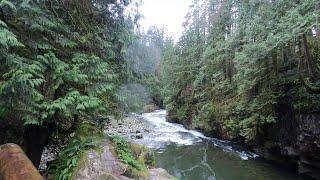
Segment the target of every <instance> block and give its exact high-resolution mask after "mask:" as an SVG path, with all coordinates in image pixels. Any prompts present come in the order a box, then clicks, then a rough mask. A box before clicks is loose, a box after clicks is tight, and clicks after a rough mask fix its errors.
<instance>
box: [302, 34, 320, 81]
mask: <svg viewBox="0 0 320 180" xmlns="http://www.w3.org/2000/svg"><path fill="white" fill-rule="evenodd" d="M302 38H303V46H304V54H305V58H306V62H307V68H308V72H309V75H310V77H311V78H312V80H316V79H317V77H318V76H317V71H316V69H315V67H316V66H315V63H314V62H313V60H312V58H311V55H310V51H309V46H308V40H307V36H306V34H304V35H303V37H302Z"/></svg>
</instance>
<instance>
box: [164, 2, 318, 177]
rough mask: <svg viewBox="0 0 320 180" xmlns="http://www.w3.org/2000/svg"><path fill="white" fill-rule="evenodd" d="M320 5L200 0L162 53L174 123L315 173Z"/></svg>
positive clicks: (166, 88) (311, 3)
mask: <svg viewBox="0 0 320 180" xmlns="http://www.w3.org/2000/svg"><path fill="white" fill-rule="evenodd" d="M319 18H320V4H319V1H317V0H299V1H292V0H270V1H255V0H243V1H241V0H240V1H238V0H195V1H193V4H192V6H191V7H190V10H189V13H188V14H187V16H186V20H185V23H184V33H183V35H182V37H181V38H180V40H179V42H177V43H176V44H174V43H173V42H172V41H167V42H166V44H165V51H164V53H163V57H162V66H163V72H162V73H163V74H162V83H163V87H164V90H163V97H164V103H165V106H166V109H167V110H168V113H169V114H168V116H169V119H170V120H171V121H174V122H178V123H182V124H184V125H186V126H187V127H189V128H191V129H200V130H202V131H204V132H205V133H207V134H209V135H211V136H214V137H220V138H223V139H229V140H230V139H231V140H233V141H236V142H239V143H241V144H243V143H245V144H246V145H248V146H249V147H251V148H253V149H255V151H256V152H259V154H261V155H263V156H264V157H266V158H267V159H271V160H275V161H278V162H279V161H280V162H283V161H285V162H286V164H294V165H293V166H295V167H296V165H297V164H299V169H300V170H301V171H302V172H306V173H311V174H312V173H316V172H317V168H319V166H318V164H319V162H320V157H319V152H320V151H319V150H320V149H319V147H320V144H319V135H320V134H319V117H320V116H319V115H320V114H319V113H320V112H319V106H320V94H319V93H320V91H319V90H320V88H319V63H320V54H319V52H320V24H319V22H320V21H319V20H320V19H319Z"/></svg>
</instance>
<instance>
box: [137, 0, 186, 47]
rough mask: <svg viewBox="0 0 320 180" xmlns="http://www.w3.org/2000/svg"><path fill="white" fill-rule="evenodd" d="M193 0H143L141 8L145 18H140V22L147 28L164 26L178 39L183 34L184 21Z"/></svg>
mask: <svg viewBox="0 0 320 180" xmlns="http://www.w3.org/2000/svg"><path fill="white" fill-rule="evenodd" d="M191 2H192V0H143V4H142V5H141V7H140V10H141V13H142V14H143V15H144V17H145V18H144V19H141V20H140V24H141V25H142V27H143V28H144V29H145V30H147V29H148V27H150V26H157V27H159V28H161V27H162V26H164V27H165V28H167V30H168V32H169V33H170V35H171V36H172V37H173V38H174V39H175V41H177V40H178V39H179V37H180V36H181V34H182V23H183V21H184V16H185V15H186V14H187V12H188V7H189V5H190V4H191Z"/></svg>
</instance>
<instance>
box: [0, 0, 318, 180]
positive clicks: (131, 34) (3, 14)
mask: <svg viewBox="0 0 320 180" xmlns="http://www.w3.org/2000/svg"><path fill="white" fill-rule="evenodd" d="M140 4H141V2H139V1H130V0H0V52H1V54H0V62H1V66H0V145H1V144H5V143H8V142H13V143H16V144H19V145H20V146H22V147H23V150H24V151H25V153H26V155H27V156H28V157H29V158H30V160H31V161H32V162H33V164H34V165H35V166H36V167H38V166H39V164H40V160H41V154H42V152H43V149H44V147H45V146H46V145H48V144H57V143H61V142H59V141H62V140H64V139H66V142H62V143H68V139H70V135H71V134H74V132H75V131H77V130H78V129H81V124H83V123H84V122H86V123H89V124H90V126H94V127H95V128H96V129H99V130H100V131H101V129H103V128H104V127H105V125H106V123H107V122H109V121H110V117H121V116H123V115H124V114H127V113H130V112H138V113H141V112H149V111H152V110H155V109H157V108H165V109H166V110H167V112H168V115H167V120H168V121H171V122H175V123H179V124H183V125H184V126H185V127H187V128H188V129H196V130H199V131H201V132H204V133H205V135H207V136H210V137H217V138H221V139H224V140H231V141H233V142H235V143H237V144H240V145H241V146H245V147H246V148H248V149H250V150H252V151H254V152H256V153H257V154H259V155H260V156H262V157H263V158H265V159H267V160H271V161H272V162H276V163H279V164H281V165H285V166H287V167H289V168H291V169H294V170H296V171H299V172H300V173H304V174H306V175H309V176H313V177H320V175H319V169H320V166H319V164H320V155H319V154H320V131H319V129H320V123H319V118H320V81H319V78H320V2H319V0H265V1H261V0H193V1H192V5H191V6H190V8H189V11H188V14H187V15H186V16H185V22H184V23H183V30H184V31H183V34H182V36H181V37H180V39H179V40H178V41H177V42H175V41H174V40H173V38H172V37H170V36H169V35H168V33H167V32H166V31H165V30H164V29H160V28H157V27H151V28H150V29H148V30H147V31H144V30H142V29H141V27H140V26H139V19H140V18H141V17H142V16H143V15H141V14H140V12H139V5H140ZM168 6H170V4H168ZM164 13H165V12H164ZM79 127H80V128H79ZM86 131H92V132H93V131H94V130H90V128H89V130H86ZM89 134H90V133H89ZM71 139H72V138H71ZM119 142H120V144H121V143H124V142H123V141H122V139H120V140H119ZM71 144H72V143H71ZM73 145H75V144H73ZM79 147H82V146H79ZM83 147H84V146H83ZM78 150H79V151H80V150H81V151H82V149H78ZM58 173H59V172H58ZM62 179H63V178H62ZM66 179H68V178H66Z"/></svg>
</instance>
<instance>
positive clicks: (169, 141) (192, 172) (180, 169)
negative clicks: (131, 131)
mask: <svg viewBox="0 0 320 180" xmlns="http://www.w3.org/2000/svg"><path fill="white" fill-rule="evenodd" d="M142 117H143V119H144V120H145V121H146V122H148V123H150V125H151V126H152V127H153V128H152V130H151V131H150V132H149V133H148V134H145V135H144V137H143V138H142V139H139V140H136V141H138V143H142V144H145V145H146V146H148V147H150V148H152V149H154V151H155V154H156V158H157V164H156V165H157V167H160V168H164V169H166V170H167V171H168V172H169V173H170V174H172V175H174V176H176V177H177V178H178V179H186V180H202V179H204V180H205V179H208V180H214V179H217V180H251V179H252V180H260V179H261V180H262V179H270V180H282V179H283V180H286V179H290V180H292V179H302V178H300V177H298V176H297V175H296V174H294V173H292V172H289V171H286V170H284V169H282V168H281V167H276V166H274V165H273V164H270V163H267V162H265V161H263V160H262V159H261V158H259V156H258V155H256V154H254V153H252V152H250V151H247V150H244V149H242V148H240V147H236V146H234V145H232V143H230V142H228V141H222V140H219V139H215V138H209V137H206V136H204V135H203V134H202V133H200V132H197V131H193V130H187V129H185V128H184V127H183V126H182V125H179V124H174V123H169V122H167V121H166V111H165V110H159V111H155V112H152V113H145V114H142Z"/></svg>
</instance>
